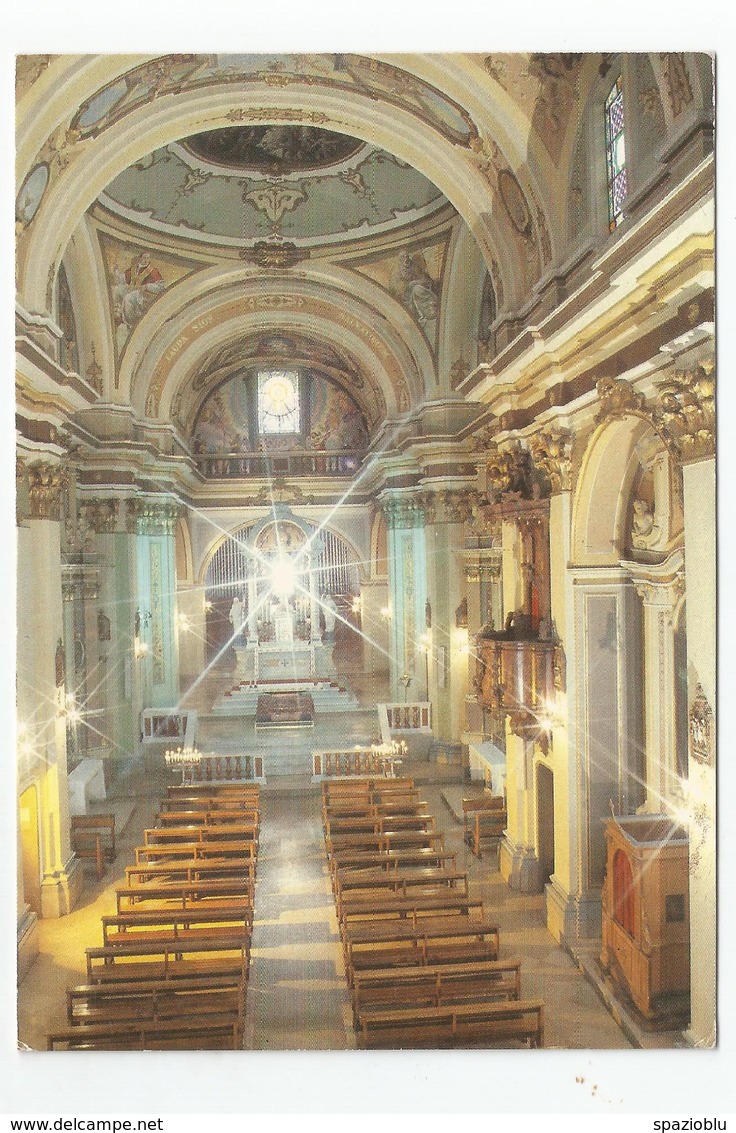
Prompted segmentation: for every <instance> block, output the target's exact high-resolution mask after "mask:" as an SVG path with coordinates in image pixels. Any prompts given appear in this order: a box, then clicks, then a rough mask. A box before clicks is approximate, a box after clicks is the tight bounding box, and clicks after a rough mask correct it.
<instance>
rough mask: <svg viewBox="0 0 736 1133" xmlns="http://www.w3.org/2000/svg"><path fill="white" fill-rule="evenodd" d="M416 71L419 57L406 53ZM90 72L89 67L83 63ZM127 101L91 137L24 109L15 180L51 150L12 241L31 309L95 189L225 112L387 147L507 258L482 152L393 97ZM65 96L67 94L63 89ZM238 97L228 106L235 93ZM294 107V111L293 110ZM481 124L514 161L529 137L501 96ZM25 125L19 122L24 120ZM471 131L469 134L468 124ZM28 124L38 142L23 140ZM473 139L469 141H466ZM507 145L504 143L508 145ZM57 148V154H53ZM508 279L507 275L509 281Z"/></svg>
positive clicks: (91, 86)
mask: <svg viewBox="0 0 736 1133" xmlns="http://www.w3.org/2000/svg"><path fill="white" fill-rule="evenodd" d="M126 62H127V66H124V65H123V63H122V61H120V62H118V63H117V64H116V61H115V60H114V59H113V60H111V70H110V72H108V81H109V80H110V79H111V78H114V76H115V73H116V71H117V73H118V74H123V73H124V72H125V71H126V70H130V58H129V57H128V59H127V61H126ZM413 65H414V67H415V72H417V74H418V73H419V72H420V71H421V66H422V61H421V58H419V59H417V60H414V61H413ZM91 73H95V74H96V72H91ZM98 84H99V79H95V80H94V81H89V82H86V83H85V81H84V80H83V79H82V78H81V77H80V79H79V82H77V83H75V84H72V86H71V87H69V88H68V90H69V91H71V89H74V90H75V96H74V99H75V101H74V103H73V104H70V103H69V102H67V106H68V107H69V110H68V113H70V115H71V117H70V118H69V123H70V124H71V121H72V118H73V117H74V114H75V112H76V110H77V109H78V108H79V107H80V106H81V105H83V104H84V103H85V101H88V100H89V99H90V98H91V97H92V96H93V95H94V93H95V91H96V90H98V89H99V85H98ZM155 94H156V91H155V87H152V94H151V101H148V102H145V103H143V104H141V105H137V106H135V107H134V108H133V109H131V110H130V111H129V112H128V113H126V114H123V115H122V116H121V117H120V118H119V119H118V120H117V121H115V122H113V123H112V124H111V125H109V126H107V127H106V128H104V129H102V130H101V131H100V133H99V135H98V136H97V137H95V138H90V137H87V138H84V139H82V138H80V137H78V136H77V134H76V132H75V131H74V130H70V129H68V128H67V130H66V131H65V132H64V131H63V128H62V130H61V131H60V130H59V129H57V131H56V134H57V135H58V134H60V133H61V136H59V137H57V136H56V135H55V136H54V137H53V138H49V137H48V135H47V138H46V139H45V145H44V144H39V143H41V139H40V138H39V137H38V134H37V132H36V131H32V130H31V128H30V124H29V120H30V115H27V116H26V118H24V121H23V123H22V126H21V129H20V144H19V156H20V157H21V160H20V163H19V164H20V168H21V173H20V174H19V176H20V178H21V183H22V181H23V179H24V178H25V176H26V174H27V173H28V172H30V171H31V170H32V169H33V167H34V166H33V163H34V161H36V160H39V159H40V155H41V154H42V153H43V152H44V151H45V150H47V149H49V148H50V147H51V150H52V152H53V153H54V154H55V155H56V157H57V160H56V163H55V165H54V175H53V176H52V178H51V180H50V183H49V186H48V187H47V188H46V191H45V193H44V197H43V201H42V207H40V208H38V210H37V214H36V215H35V216H34V218H33V220H32V221H31V223H30V224H29V225H28V227H27V229H26V231H25V233H24V234H23V237H22V238H21V240H20V242H19V249H18V268H19V281H20V292H21V297H22V302H23V303H24V305H25V306H26V307H27V308H28V309H29V310H31V311H41V310H45V309H46V308H47V307H48V294H49V278H50V277H51V278H52V279H53V276H54V274H55V271H56V268H57V265H58V262H59V259H60V255H61V253H62V251H63V249H64V248H65V247H66V245H67V243H68V241H69V240H70V238H71V235H72V233H73V231H74V229H75V228H76V226H77V224H78V222H79V220H80V219H81V217H82V215H83V214H84V212H85V211H86V210H87V209H88V208H89V207H90V205H91V204H92V203H93V201H94V200H95V199H96V197H97V196H98V195H99V193H100V192H101V191H102V190H103V189H104V188H105V187H106V185H107V184H109V183H110V181H112V180H113V179H114V178H115V177H116V176H117V175H118V174H119V173H120V172H122V171H123V170H124V169H125V168H126V167H127V166H129V165H131V164H133V163H134V162H135V161H138V160H140V159H141V158H142V157H144V156H145V155H146V154H147V153H149V152H151V151H152V150H153V149H155V148H158V147H160V146H162V145H166V144H168V143H169V142H171V141H175V140H177V139H178V138H181V137H184V136H187V135H189V134H193V133H196V132H198V131H201V130H202V129H214V128H217V127H218V126H222V127H226V126H228V125H231V124H232V123H233V122H234V121H249V120H253V121H255V120H258V121H259V122H279V121H284V120H286V121H292V120H296V121H303V120H309V121H318V122H319V123H320V124H321V125H325V126H327V127H328V128H330V129H333V130H335V131H337V132H343V133H349V134H353V135H355V136H356V137H359V138H362V139H363V140H365V141H368V142H371V143H373V144H376V145H378V146H380V147H381V148H384V149H387V150H388V151H390V152H392V153H395V154H396V156H397V157H399V158H400V159H401V160H403V161H407V162H408V163H410V164H411V165H413V166H414V167H415V168H416V169H418V170H419V171H420V172H421V173H423V174H424V175H425V176H426V177H428V178H429V179H430V180H431V181H433V182H434V183H435V184H436V185H437V187H438V188H439V189H440V190H441V191H442V192H443V193H444V195H445V196H446V197H447V198H448V200H449V201H450V202H451V203H452V204H453V206H454V207H455V208H456V209H457V211H458V212H459V213H460V215H461V216H462V217H463V218H464V219H465V221H466V223H467V225H468V227H469V229H470V231H471V232H472V233H473V235H474V237H475V238H476V239H477V240H478V242H479V244H480V246H481V248H482V250H483V254H484V255H485V256H486V257H487V258H488V259H489V261H490V259H495V260H496V261H497V262H498V263H499V264H502V265H504V264H508V265H510V266H509V267H508V268H507V269H506V270H509V271H510V270H511V266H512V265H513V263H514V251H513V242H512V241H510V240H509V239H508V233H505V231H504V227H503V225H502V224H499V223H498V221H497V219H496V218H495V217H493V216H492V213H491V212H489V192H488V180H487V177H486V170H485V169H484V163H483V161H482V160H481V161H479V160H478V158H477V156H476V150H477V148H478V147H477V146H475V148H473V147H474V139H473V138H472V137H471V138H469V139H468V140H467V142H466V144H465V145H464V146H463V145H458V144H457V140H456V139H451V138H450V137H449V136H448V135H447V134H446V133H443V132H442V131H441V130H440V129H439V128H438V127H437V125H436V124H433V123H432V121H431V120H430V118H429V117H428V116H425V117H421V116H420V115H419V114H418V113H416V112H412V111H411V110H410V109H407V108H405V107H402V106H400V105H396V103H394V102H390V101H388V99H386V100H382V99H381V98H380V97H379V98H378V99H376V97H375V96H373V95H372V93H371V92H370V91H369V90H360V89H358V88H356V89H355V91H354V92H353V91H345V90H344V89H337V88H335V87H334V85H333V86H331V85H330V83H329V81H328V79H325V80H324V81H323V82H319V81H312V82H304V83H300V82H294V83H289V84H286V85H285V86H283V87H278V86H277V87H274V86H273V85H271V84H269V83H267V82H265V81H258V82H248V83H242V82H241V83H240V85H239V86H238V89H237V98H236V96H235V93H234V91H233V89H232V83H229V82H220V83H215V82H213V83H212V84H211V85H209V86H203V87H199V88H197V89H179V90H178V91H177V92H176V97H174V98H160V99H157V98H156V97H155ZM68 97H69V98H71V94H69V96H68ZM235 101H237V106H235V105H234V102H235ZM295 116H296V117H295ZM485 119H486V120H485V122H484V123H483V125H484V128H485V130H486V131H487V132H488V133H489V135H490V136H491V137H499V138H502V139H503V141H504V145H505V146H506V147H507V148H506V151H505V154H504V157H505V160H506V161H508V162H509V163H510V166H511V167H512V168H513V169H516V170H518V169H520V168H521V167H522V166H523V165H524V163H525V161H526V155H527V151H528V144H529V130H527V131H526V132H524V131H522V130H521V129H520V127H519V122H518V120H514V118H513V117H512V116H510V114H509V110H508V107H507V106H506V100H498V101H496V100H493V99H489V100H488V103H487V104H486V106H485ZM23 127H25V130H24V129H23ZM475 130H476V135H475V140H477V138H478V133H477V130H478V128H477V127H475ZM29 134H32V135H33V137H35V139H36V143H37V146H36V147H35V148H34V146H33V144H31V143H30V142H29ZM471 143H472V144H471ZM512 150H513V152H511V151H512ZM60 154H63V159H60V158H59V155H60ZM518 283H519V281H518V280H515V281H514V280H512V279H509V281H508V284H509V286H508V290H509V292H510V291H512V290H518ZM512 284H516V286H515V287H512Z"/></svg>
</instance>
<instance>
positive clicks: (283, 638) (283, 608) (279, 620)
mask: <svg viewBox="0 0 736 1133" xmlns="http://www.w3.org/2000/svg"><path fill="white" fill-rule="evenodd" d="M273 624H274V633H275V637H276V641H277V642H278V643H279V644H280V645H291V644H292V642H293V641H294V611H293V610H292V609H291V607H290V606H289V604H288V603H287V601H286V599H282V602H281V605H280V606H279V608H278V610H277V611H276V614H275V616H274V619H273Z"/></svg>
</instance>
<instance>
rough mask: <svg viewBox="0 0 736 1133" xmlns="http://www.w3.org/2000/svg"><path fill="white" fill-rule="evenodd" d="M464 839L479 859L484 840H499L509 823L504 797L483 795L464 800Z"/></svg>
mask: <svg viewBox="0 0 736 1133" xmlns="http://www.w3.org/2000/svg"><path fill="white" fill-rule="evenodd" d="M463 819H464V824H465V832H464V837H465V841H466V842H467V843H468V845H469V846H470V848H471V849H472V851H473V853H474V854H475V856H476V857H477V858H479V857H480V856H481V844H482V841H483V838H493V839H498V838H500V837H501V836H502V834H503V832H504V830H505V829H506V826H507V823H508V816H507V813H506V804H505V802H504V799H503V796H502V795H483V796H481V797H480V798H477V799H463Z"/></svg>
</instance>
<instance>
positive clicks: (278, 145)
mask: <svg viewBox="0 0 736 1133" xmlns="http://www.w3.org/2000/svg"><path fill="white" fill-rule="evenodd" d="M182 145H183V146H184V147H185V149H188V150H189V151H190V152H191V153H193V154H194V156H195V157H199V158H202V159H203V160H204V161H206V162H211V163H213V164H214V165H224V166H226V167H228V168H230V169H233V168H235V169H243V170H244V171H247V170H250V171H253V170H259V171H261V172H263V173H270V174H273V175H278V174H284V173H294V172H295V171H297V170H305V169H322V168H323V167H324V166H328V165H334V164H335V163H336V162H341V161H344V160H345V159H346V158H348V157H354V156H355V154H356V153H357V152H358V151H359V150H360V149H361V148H362V147H363V142H361V141H360V140H359V139H358V138H351V137H350V136H349V135H347V134H336V133H335V132H334V131H333V130H321V129H320V128H319V127H318V126H280V125H266V126H229V127H227V128H225V129H223V130H207V131H205V132H204V133H202V134H193V135H192V136H191V137H189V138H184V140H183V142H182Z"/></svg>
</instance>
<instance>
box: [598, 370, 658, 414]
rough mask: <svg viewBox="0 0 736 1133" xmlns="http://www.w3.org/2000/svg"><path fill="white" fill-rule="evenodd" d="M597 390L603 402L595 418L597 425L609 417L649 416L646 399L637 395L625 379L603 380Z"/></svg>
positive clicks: (639, 394) (641, 395)
mask: <svg viewBox="0 0 736 1133" xmlns="http://www.w3.org/2000/svg"><path fill="white" fill-rule="evenodd" d="M596 389H597V391H598V397H599V398H600V401H601V407H600V409H599V410H598V413H597V414H596V418H595V419H596V422H597V423H600V422H601V421H605V420H606V419H607V418H608V417H625V416H627V415H628V414H631V413H636V414H639V415H644V416H647V412H648V406H647V402H646V398H645V397H644V395H643V394H641V393H637V392H636V390H635V389H634V387H633V386H632V384H631V382H627V381H626V379H625V378H601V379H600V381H599V382H597V383H596Z"/></svg>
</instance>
